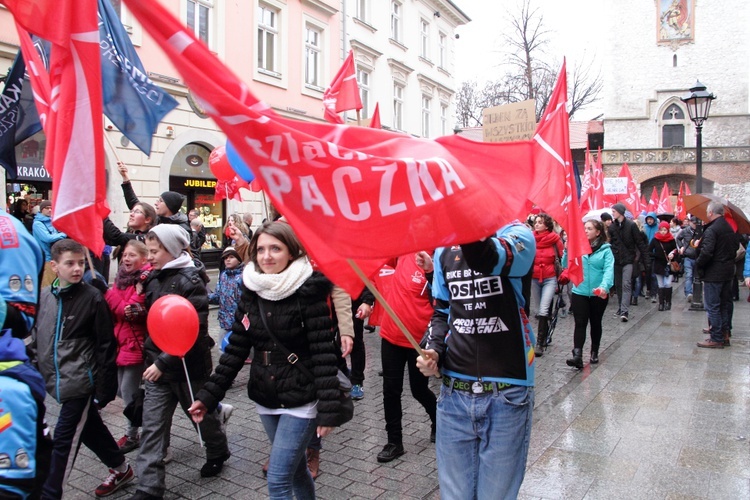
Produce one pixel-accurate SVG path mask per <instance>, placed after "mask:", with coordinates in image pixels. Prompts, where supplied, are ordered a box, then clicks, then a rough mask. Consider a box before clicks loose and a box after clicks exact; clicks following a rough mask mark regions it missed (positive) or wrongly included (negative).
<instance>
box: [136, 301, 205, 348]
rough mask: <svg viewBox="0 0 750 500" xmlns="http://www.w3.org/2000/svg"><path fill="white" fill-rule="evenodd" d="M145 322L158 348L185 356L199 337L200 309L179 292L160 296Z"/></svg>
mask: <svg viewBox="0 0 750 500" xmlns="http://www.w3.org/2000/svg"><path fill="white" fill-rule="evenodd" d="M146 325H147V326H148V334H149V335H150V336H151V339H152V340H153V341H154V344H156V347H158V348H159V349H161V350H162V351H164V352H166V353H167V354H171V355H172V356H180V357H183V356H185V354H187V352H188V351H189V350H190V349H191V348H192V347H193V345H194V344H195V340H196V339H197V338H198V312H197V311H196V310H195V307H193V304H191V303H190V301H189V300H188V299H186V298H185V297H182V296H180V295H165V296H163V297H160V298H158V299H157V300H156V302H154V303H153V304H152V305H151V309H150V310H149V311H148V318H147V320H146Z"/></svg>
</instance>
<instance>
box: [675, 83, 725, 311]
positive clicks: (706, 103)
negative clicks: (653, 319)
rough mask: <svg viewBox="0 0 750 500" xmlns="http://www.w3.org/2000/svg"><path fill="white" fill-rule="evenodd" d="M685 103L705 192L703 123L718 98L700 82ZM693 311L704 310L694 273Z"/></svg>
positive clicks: (699, 283) (699, 187)
mask: <svg viewBox="0 0 750 500" xmlns="http://www.w3.org/2000/svg"><path fill="white" fill-rule="evenodd" d="M680 99H681V100H682V102H684V103H685V105H686V106H687V109H688V114H689V115H690V120H692V122H693V123H694V124H695V192H696V193H701V192H703V135H702V132H703V122H705V121H706V120H707V119H708V112H709V110H710V109H711V101H713V100H714V99H716V96H715V95H713V94H711V93H710V92H708V91H707V90H706V86H705V85H703V84H702V83H701V82H699V81H698V80H696V81H695V86H694V87H693V88H691V89H690V95H689V96H687V97H682V98H680ZM690 310H691V311H702V310H703V281H702V280H701V279H700V278H698V273H696V272H695V270H694V271H693V302H692V304H690Z"/></svg>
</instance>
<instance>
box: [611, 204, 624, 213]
mask: <svg viewBox="0 0 750 500" xmlns="http://www.w3.org/2000/svg"><path fill="white" fill-rule="evenodd" d="M612 210H617V212H618V213H619V214H620V215H625V212H627V210H628V209H627V208H625V205H623V204H622V203H615V204H614V205H612Z"/></svg>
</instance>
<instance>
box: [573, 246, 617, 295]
mask: <svg viewBox="0 0 750 500" xmlns="http://www.w3.org/2000/svg"><path fill="white" fill-rule="evenodd" d="M567 264H568V256H567V252H566V255H565V258H564V259H563V265H564V266H567ZM614 284H615V256H614V255H613V254H612V249H611V248H610V244H609V243H602V244H601V245H599V246H597V247H595V248H594V250H593V252H591V253H590V254H588V255H584V256H583V281H581V283H580V284H578V285H573V289H572V290H571V291H572V292H573V293H575V294H576V295H583V296H584V297H592V296H594V289H595V288H602V289H604V290H606V291H607V292H609V289H610V288H612V287H613V286H614Z"/></svg>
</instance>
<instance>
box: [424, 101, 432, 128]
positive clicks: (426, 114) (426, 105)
mask: <svg viewBox="0 0 750 500" xmlns="http://www.w3.org/2000/svg"><path fill="white" fill-rule="evenodd" d="M431 105H432V99H430V98H429V97H427V96H426V95H423V96H422V137H425V138H426V137H429V136H430V106H431Z"/></svg>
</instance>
